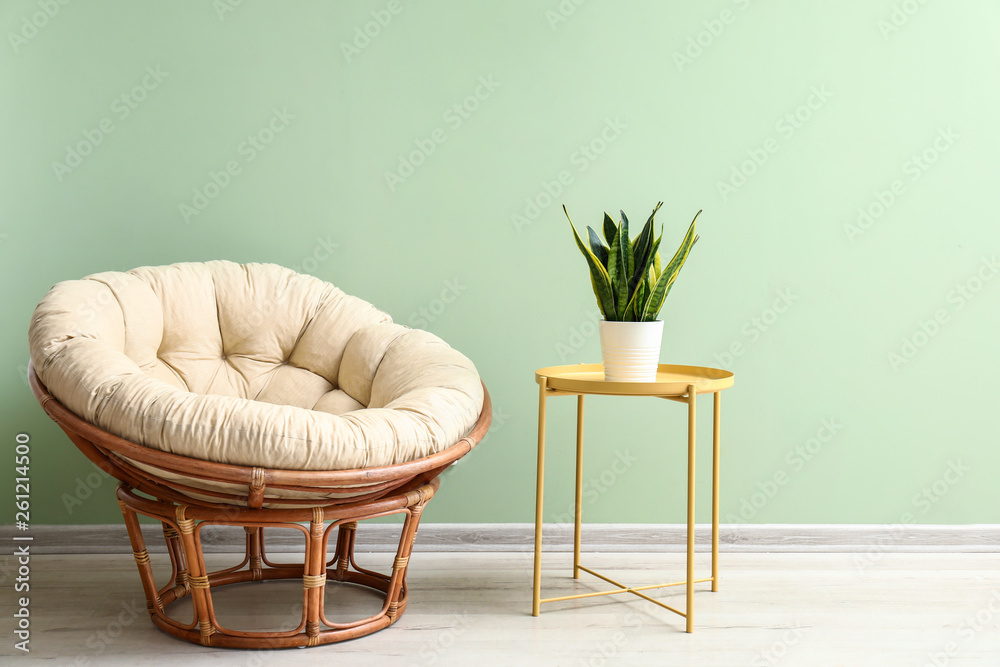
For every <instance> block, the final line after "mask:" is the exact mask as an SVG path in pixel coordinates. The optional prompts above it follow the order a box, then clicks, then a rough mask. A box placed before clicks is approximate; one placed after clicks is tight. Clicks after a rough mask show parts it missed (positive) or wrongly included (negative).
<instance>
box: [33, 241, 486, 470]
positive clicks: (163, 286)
mask: <svg viewBox="0 0 1000 667" xmlns="http://www.w3.org/2000/svg"><path fill="white" fill-rule="evenodd" d="M29 339H30V347H31V359H32V363H33V364H34V367H35V372H36V373H37V374H38V376H39V378H40V379H41V380H42V382H44V383H45V385H46V386H47V387H48V389H49V391H50V392H51V393H52V395H53V396H55V397H56V398H58V399H59V401H60V402H61V403H63V404H64V405H65V406H66V407H67V408H69V409H70V410H72V411H73V412H74V413H76V414H77V415H78V416H80V417H81V418H83V419H85V420H86V421H89V422H91V423H93V424H95V425H97V426H98V427H100V428H102V429H104V430H106V431H108V432H110V433H113V434H115V435H118V436H120V437H123V438H126V439H128V440H131V441H133V442H137V443H139V444H143V445H146V446H148V447H153V448H156V449H159V450H163V451H167V452H172V453H175V454H181V455H184V456H190V457H194V458H200V459H206V460H210V461H216V462H220V463H233V464H238V465H245V466H260V467H268V468H279V469H289V470H346V469H353V468H368V467H375V466H383V465H391V464H395V463H402V462H406V461H411V460H414V459H417V458H420V457H423V456H427V455H429V454H432V453H434V452H437V451H440V450H442V449H445V448H446V447H449V446H451V445H453V444H454V443H455V442H457V441H458V440H459V439H460V438H462V437H463V436H464V435H465V434H466V433H467V432H468V430H469V429H470V428H471V427H472V425H473V424H474V423H475V421H476V418H477V417H478V416H479V412H480V411H481V409H482V404H483V390H482V385H481V383H480V381H479V376H478V374H477V372H476V368H475V366H473V364H472V362H471V361H469V360H468V359H467V358H466V357H464V356H463V355H462V354H460V353H459V352H457V351H455V350H453V349H452V348H451V347H449V346H448V345H447V344H446V343H444V342H443V341H442V340H441V339H440V338H438V337H436V336H434V335H432V334H430V333H427V332H425V331H420V330H416V329H410V328H408V327H404V326H401V325H398V324H393V322H392V320H391V318H390V317H389V316H388V315H387V314H386V313H383V312H382V311H380V310H378V309H376V308H375V307H374V306H372V305H370V304H368V303H366V302H364V301H362V300H361V299H358V298H356V297H352V296H348V295H346V294H344V293H343V292H342V291H340V290H339V289H337V288H336V287H334V286H333V285H330V284H329V283H326V282H323V281H321V280H319V279H317V278H314V277H312V276H306V275H300V274H297V273H295V272H293V271H291V270H289V269H285V268H282V267H280V266H276V265H273V264H245V265H240V264H234V263H232V262H226V261H214V262H206V263H203V264H194V263H185V264H174V265H171V266H160V267H143V268H139V269H134V270H132V271H128V272H126V273H119V272H107V273H98V274H94V275H91V276H88V277H87V278H84V279H83V280H71V281H66V282H62V283H59V284H57V285H56V286H55V287H53V288H52V289H51V290H50V291H49V293H48V294H47V295H46V296H45V298H44V299H43V300H42V302H41V303H40V304H39V305H38V307H37V308H36V309H35V313H34V315H33V316H32V319H31V326H30V332H29Z"/></svg>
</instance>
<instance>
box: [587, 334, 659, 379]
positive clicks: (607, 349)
mask: <svg viewBox="0 0 1000 667" xmlns="http://www.w3.org/2000/svg"><path fill="white" fill-rule="evenodd" d="M597 324H598V327H599V329H600V332H601V358H602V359H603V361H604V379H605V380H607V381H608V382H655V381H656V367H657V365H658V364H659V362H660V342H661V341H662V339H663V320H656V321H654V322H608V321H607V320H601V321H600V322H598V323H597Z"/></svg>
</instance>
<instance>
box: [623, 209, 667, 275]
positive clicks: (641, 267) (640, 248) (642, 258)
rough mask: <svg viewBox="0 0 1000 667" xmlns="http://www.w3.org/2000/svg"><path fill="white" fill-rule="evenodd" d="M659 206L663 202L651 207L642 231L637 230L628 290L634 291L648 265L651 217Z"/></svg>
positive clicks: (651, 238)
mask: <svg viewBox="0 0 1000 667" xmlns="http://www.w3.org/2000/svg"><path fill="white" fill-rule="evenodd" d="M661 206H663V202H659V203H657V204H656V206H655V207H653V212H652V213H650V214H649V219H648V220H646V224H645V225H644V226H643V228H642V231H641V232H639V236H638V238H636V241H635V246H634V255H635V270H634V271H633V272H632V283H631V284H630V285H629V290H630V291H635V288H636V285H637V284H638V283H639V280H640V279H642V277H643V276H644V275H645V273H646V267H648V266H649V260H650V250H651V249H652V247H653V218H654V217H655V216H656V212H657V211H658V210H660V207H661Z"/></svg>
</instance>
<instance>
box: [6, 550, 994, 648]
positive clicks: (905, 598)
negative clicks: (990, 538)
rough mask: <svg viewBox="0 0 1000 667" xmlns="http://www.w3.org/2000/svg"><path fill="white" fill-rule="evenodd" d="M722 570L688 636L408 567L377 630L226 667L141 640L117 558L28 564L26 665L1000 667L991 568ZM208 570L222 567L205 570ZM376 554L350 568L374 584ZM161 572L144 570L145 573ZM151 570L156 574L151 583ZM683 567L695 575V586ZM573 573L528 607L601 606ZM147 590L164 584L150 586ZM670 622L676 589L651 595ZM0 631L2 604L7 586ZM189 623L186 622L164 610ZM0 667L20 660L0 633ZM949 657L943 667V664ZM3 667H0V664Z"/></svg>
mask: <svg viewBox="0 0 1000 667" xmlns="http://www.w3.org/2000/svg"><path fill="white" fill-rule="evenodd" d="M858 557H859V555H858V554H850V553H834V554H819V553H797V554H761V553H729V554H723V556H722V560H721V568H722V570H721V576H720V591H719V592H717V593H711V592H710V591H709V590H708V587H709V584H707V583H705V584H699V586H698V591H697V592H696V594H695V626H696V627H695V632H694V634H690V635H689V634H686V633H684V632H683V619H682V618H680V617H679V616H676V615H674V614H672V613H670V612H668V611H666V610H662V609H660V608H659V607H656V606H655V605H652V604H650V603H649V602H646V601H643V600H640V599H639V598H636V597H634V596H626V595H614V596H607V597H603V598H596V599H590V600H581V601H569V602H558V603H550V604H546V605H543V607H542V615H541V616H540V617H538V618H533V617H532V616H531V615H530V608H531V554H527V553H496V552H491V553H486V552H480V553H460V554H448V553H420V554H415V555H414V558H413V559H412V560H411V564H410V573H409V583H410V587H411V589H410V602H409V607H408V608H407V610H406V613H405V614H404V615H403V617H402V618H401V619H400V620H399V621H398V622H397V623H396V624H395V625H393V626H391V627H390V628H388V629H386V630H383V631H381V632H378V633H375V634H373V635H369V636H368V637H363V638H360V639H357V640H354V641H350V642H345V643H342V644H335V645H330V646H324V647H316V648H311V649H288V650H283V651H276V652H268V651H236V650H227V649H210V648H204V647H200V646H195V645H193V644H188V643H186V642H182V641H180V640H177V639H174V638H172V637H170V636H168V635H166V634H164V633H162V632H160V631H158V630H157V629H156V628H154V627H153V625H152V623H150V621H149V619H148V618H147V614H146V611H145V602H144V599H143V598H142V591H141V588H140V586H139V579H138V576H137V574H136V572H135V566H134V563H133V561H132V559H131V557H129V556H119V555H105V556H97V555H84V556H69V555H47V556H42V555H36V556H34V557H33V558H32V560H31V580H30V581H31V591H30V598H31V605H30V610H31V630H32V635H31V643H30V647H31V653H30V655H29V656H24V657H27V658H28V659H30V660H32V661H36V660H37V661H41V662H48V663H49V664H55V665H78V666H80V667H86V666H87V665H100V666H104V665H186V666H190V665H201V664H205V665H218V666H224V667H229V666H234V667H236V666H239V667H262V666H265V665H275V666H277V665H282V666H284V665H330V664H337V665H366V666H367V665H418V666H423V665H518V666H520V665H546V666H548V665H567V666H573V667H575V666H580V665H584V666H593V667H599V666H602V665H619V664H622V665H704V666H711V667H721V666H727V665H741V666H751V667H759V666H768V667H770V666H772V665H789V666H798V665H803V666H808V667H814V666H815V667H862V666H866V665H877V666H879V667H886V666H894V665H900V666H905V665H913V666H915V667H923V666H925V665H934V666H935V667H945V666H947V667H963V666H973V665H975V666H983V667H998V666H1000V567H998V566H1000V562H998V560H1000V556H998V555H997V554H969V553H965V554H940V553H930V554H907V553H883V554H878V555H877V557H875V558H872V557H869V556H863V557H862V558H863V560H858ZM208 558H209V559H210V563H209V564H210V566H213V567H218V566H220V565H223V564H226V563H228V562H230V561H229V559H231V558H233V556H230V555H228V554H211V555H210V556H208ZM391 558H392V555H391V554H384V553H373V554H359V564H361V565H362V566H366V565H374V566H378V567H384V566H386V565H388V564H389V563H390V562H391ZM158 561H159V562H158ZM162 561H163V557H160V558H155V557H154V565H156V566H157V567H158V568H159V567H160V566H161V563H162ZM583 561H584V564H585V565H588V566H589V567H592V568H593V569H596V570H598V571H601V572H603V573H605V574H607V575H609V576H611V577H612V578H616V579H620V580H621V581H624V582H627V583H630V584H644V583H658V582H662V581H672V580H676V579H680V578H682V577H683V556H682V555H681V554H670V553H668V554H651V553H641V554H633V555H630V554H603V553H589V554H585V557H584V559H583ZM708 565H709V561H708V554H698V566H697V572H696V576H699V577H700V576H706V575H707V574H708V572H707V570H708ZM570 566H571V556H570V555H569V554H564V553H554V554H546V556H545V558H544V560H543V582H544V591H543V595H544V596H547V597H548V596H556V595H568V594H573V593H578V592H586V591H590V590H601V589H604V588H606V587H607V585H606V584H604V583H602V582H600V581H597V580H595V579H593V578H591V577H588V576H587V575H582V576H583V577H585V578H582V579H580V580H577V581H575V580H573V579H572V578H571V577H570ZM157 571H158V572H159V573H160V575H161V576H162V575H163V574H164V572H163V570H162V569H158V570H157ZM328 590H329V593H328V596H329V598H330V603H329V604H328V613H330V614H331V615H332V616H333V617H336V618H344V619H346V618H349V617H350V616H351V614H352V613H357V614H359V615H360V614H364V613H368V612H370V611H371V610H372V609H373V608H377V606H378V600H376V599H375V598H374V597H373V596H372V595H371V594H369V593H368V592H367V591H364V590H360V589H357V588H354V587H336V585H335V584H330V585H328ZM654 597H658V598H661V599H663V600H664V601H666V602H667V603H668V604H672V605H673V606H676V607H680V608H683V605H684V597H683V589H682V588H681V587H675V588H672V589H663V590H661V591H659V592H657V593H654ZM214 598H215V600H216V603H217V612H218V615H219V618H220V620H221V621H222V622H223V623H226V624H232V626H234V627H239V628H242V629H253V628H273V627H279V626H280V625H281V624H285V625H287V624H288V623H290V622H292V618H293V617H294V616H295V615H297V614H298V613H300V610H301V587H300V584H297V583H294V582H267V583H263V584H260V583H258V584H245V585H240V586H234V587H231V588H229V589H227V590H223V591H220V592H217V593H216V594H215V595H214ZM0 603H2V604H0V614H2V616H3V617H4V618H7V619H11V618H12V613H13V611H14V608H15V607H14V605H15V604H16V602H15V599H14V594H13V592H12V587H11V586H10V585H9V582H8V583H7V584H5V586H4V596H3V598H2V600H0ZM178 613H187V614H188V615H189V617H190V608H187V609H179V610H178ZM8 623H9V621H8ZM4 635H5V640H4V643H3V645H2V646H0V656H16V655H21V656H23V654H22V653H21V652H20V651H17V650H15V649H14V646H13V644H14V640H13V639H12V635H11V633H10V632H5V633H4ZM949 653H950V654H951V655H949ZM0 662H3V663H4V664H13V663H12V661H10V659H9V658H0Z"/></svg>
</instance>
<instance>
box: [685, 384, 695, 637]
mask: <svg viewBox="0 0 1000 667" xmlns="http://www.w3.org/2000/svg"><path fill="white" fill-rule="evenodd" d="M696 392H697V390H696V389H695V386H694V385H693V384H692V385H688V506H687V510H688V511H687V614H686V615H685V619H684V620H685V621H687V628H686V630H687V632H694V430H695V429H694V427H695V409H694V406H695V398H696V397H697V395H698V394H697V393H696Z"/></svg>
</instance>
